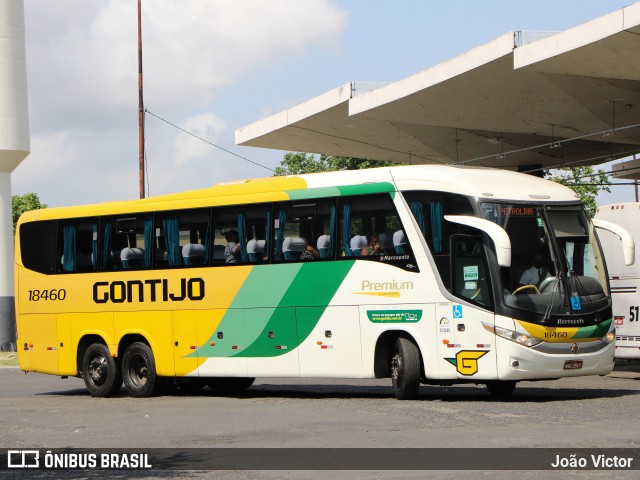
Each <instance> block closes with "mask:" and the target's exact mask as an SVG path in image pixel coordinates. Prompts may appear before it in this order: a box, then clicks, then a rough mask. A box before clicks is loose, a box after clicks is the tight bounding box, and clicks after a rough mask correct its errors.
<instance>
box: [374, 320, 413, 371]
mask: <svg viewBox="0 0 640 480" xmlns="http://www.w3.org/2000/svg"><path fill="white" fill-rule="evenodd" d="M399 338H406V339H407V340H409V341H410V342H411V343H413V344H414V345H415V346H416V348H417V349H418V352H419V354H420V375H421V377H422V378H425V374H424V359H423V358H424V357H423V355H422V350H420V345H419V344H418V342H417V341H416V339H415V338H414V336H413V335H411V334H410V333H409V332H407V331H405V330H387V331H385V332H382V333H381V334H380V336H379V337H378V339H377V340H376V346H375V351H374V356H373V370H374V374H375V377H376V378H389V377H391V358H392V357H393V355H394V350H395V344H396V341H397V340H398V339H399Z"/></svg>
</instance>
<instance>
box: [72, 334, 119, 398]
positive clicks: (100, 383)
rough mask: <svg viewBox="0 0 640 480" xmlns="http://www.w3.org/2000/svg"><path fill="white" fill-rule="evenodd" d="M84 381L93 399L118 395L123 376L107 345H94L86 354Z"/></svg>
mask: <svg viewBox="0 0 640 480" xmlns="http://www.w3.org/2000/svg"><path fill="white" fill-rule="evenodd" d="M82 379H83V380H84V384H85V385H86V386H87V390H89V393H90V394H91V396H93V397H109V396H111V395H114V394H116V393H118V391H119V390H120V387H121V386H122V376H121V375H120V369H119V368H118V363H117V362H116V359H115V358H113V357H112V356H111V352H109V348H107V346H106V345H104V344H102V343H93V344H91V345H89V347H88V348H87V350H86V351H85V352H84V357H82Z"/></svg>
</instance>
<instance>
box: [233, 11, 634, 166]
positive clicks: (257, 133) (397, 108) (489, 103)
mask: <svg viewBox="0 0 640 480" xmlns="http://www.w3.org/2000/svg"><path fill="white" fill-rule="evenodd" d="M638 52H640V3H636V4H634V5H632V6H629V7H625V8H623V9H621V10H618V11H615V12H613V13H611V14H608V15H605V16H603V17H600V18H597V19H595V20H592V21H590V22H588V23H585V24H583V25H580V26H577V27H575V28H571V29H569V30H566V31H564V32H559V33H548V32H547V33H539V32H521V31H516V32H509V33H506V34H504V35H502V36H500V37H498V38H496V39H494V40H493V41H491V42H489V43H487V44H484V45H481V46H479V47H476V48H474V49H472V50H470V51H468V52H466V53H464V54H462V55H460V56H457V57H455V58H452V59H450V60H448V61H446V62H443V63H441V64H438V65H435V66H433V67H430V68H427V69H426V70H423V71H421V72H419V73H416V74H415V75H412V76H410V77H407V78H405V79H402V80H399V81H397V82H393V83H389V84H386V85H383V86H380V87H379V88H375V89H372V90H364V91H363V90H362V89H361V88H360V84H359V83H358V82H350V83H347V84H345V85H342V86H340V87H338V88H335V89H333V90H331V91H329V92H327V93H325V94H323V95H320V96H319V97H316V98H313V99H311V100H308V101H306V102H304V103H302V104H300V105H296V106H294V107H292V108H289V109H287V110H285V111H282V112H280V113H277V114H275V115H272V116H270V117H268V118H265V119H263V120H259V121H257V122H255V123H253V124H251V125H248V126H246V127H243V128H239V129H238V130H236V143H237V144H238V145H244V146H254V147H263V148H273V149H278V150H290V151H300V152H313V153H325V154H331V155H339V156H348V157H356V158H368V159H377V160H393V161H398V162H404V163H411V164H429V163H446V164H451V163H454V164H471V165H484V166H492V167H500V168H509V169H518V170H522V171H527V170H533V169H536V168H553V167H561V166H569V165H575V164H584V165H587V164H588V165H595V164H600V163H604V162H606V161H610V160H612V159H616V158H622V157H626V156H629V155H631V154H634V153H636V152H640V62H638V61H637V60H638Z"/></svg>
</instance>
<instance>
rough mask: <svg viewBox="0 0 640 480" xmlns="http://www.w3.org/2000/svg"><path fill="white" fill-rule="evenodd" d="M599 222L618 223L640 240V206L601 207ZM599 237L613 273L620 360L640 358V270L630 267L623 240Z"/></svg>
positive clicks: (611, 281) (597, 214)
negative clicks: (625, 258) (624, 251)
mask: <svg viewBox="0 0 640 480" xmlns="http://www.w3.org/2000/svg"><path fill="white" fill-rule="evenodd" d="M595 219H596V221H597V220H604V221H607V222H612V223H616V224H618V225H621V226H623V227H624V228H625V229H627V230H628V231H629V232H630V233H631V235H632V236H633V239H634V240H635V242H638V241H639V240H640V203H618V204H612V205H604V206H602V207H600V208H598V210H597V213H596V216H595ZM598 236H599V238H600V243H601V244H602V249H603V251H604V256H605V259H606V262H607V270H608V272H609V281H610V283H611V294H612V295H611V297H612V302H613V317H614V322H615V327H616V350H615V357H616V358H628V359H632V358H638V359H640V318H639V316H640V294H639V290H640V288H639V287H640V269H639V268H638V266H637V264H636V265H626V263H625V261H624V255H623V249H622V243H621V241H620V238H619V237H618V236H616V235H613V234H611V233H609V232H607V231H599V232H598Z"/></svg>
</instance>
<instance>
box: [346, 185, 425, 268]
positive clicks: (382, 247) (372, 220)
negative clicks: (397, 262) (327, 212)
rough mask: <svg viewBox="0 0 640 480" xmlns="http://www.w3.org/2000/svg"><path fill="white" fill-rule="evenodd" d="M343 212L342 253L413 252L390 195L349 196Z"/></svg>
mask: <svg viewBox="0 0 640 480" xmlns="http://www.w3.org/2000/svg"><path fill="white" fill-rule="evenodd" d="M339 211H340V220H339V222H338V223H339V225H340V236H339V241H340V254H341V255H342V256H344V257H357V258H360V257H367V256H379V255H412V250H411V246H410V245H409V243H408V242H407V238H406V236H405V233H404V228H403V226H402V223H401V222H400V218H399V217H398V213H397V212H396V209H395V206H394V205H393V201H392V200H391V197H390V196H389V194H380V195H367V196H358V197H345V198H343V199H341V201H340V208H339Z"/></svg>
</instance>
